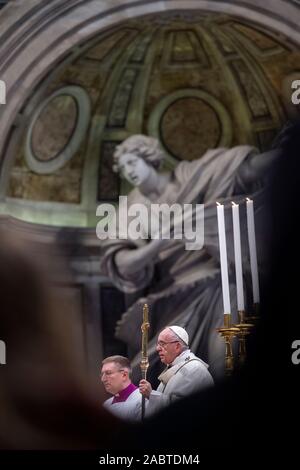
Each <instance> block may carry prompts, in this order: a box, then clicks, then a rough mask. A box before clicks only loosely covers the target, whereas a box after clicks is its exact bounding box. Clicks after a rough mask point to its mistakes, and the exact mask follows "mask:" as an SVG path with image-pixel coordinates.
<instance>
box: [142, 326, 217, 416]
mask: <svg viewBox="0 0 300 470" xmlns="http://www.w3.org/2000/svg"><path fill="white" fill-rule="evenodd" d="M188 345H189V336H188V333H187V331H186V330H185V329H184V328H181V327H180V326H175V325H174V326H169V327H167V328H165V329H164V330H162V331H161V333H160V334H159V336H158V341H157V345H156V351H157V352H158V354H159V357H160V360H161V362H162V363H163V364H165V365H166V366H167V367H166V369H165V370H164V371H163V372H162V374H160V376H159V377H158V379H159V380H160V384H159V386H158V388H157V390H156V391H154V390H152V387H151V384H150V383H149V382H148V381H147V380H141V381H140V383H139V390H140V392H141V393H142V395H144V396H145V397H146V398H148V403H147V415H149V414H152V413H154V412H156V411H159V410H160V409H161V408H162V407H164V406H166V405H169V404H171V403H172V402H173V401H174V400H176V399H179V398H184V397H187V396H189V395H190V394H192V393H194V392H197V391H199V390H201V389H204V388H207V387H210V386H212V385H213V383H214V382H213V379H212V376H211V375H210V373H209V372H208V364H206V363H205V362H203V361H202V360H201V359H199V358H198V357H196V356H195V355H194V354H193V353H192V352H191V351H190V349H189V346H188Z"/></svg>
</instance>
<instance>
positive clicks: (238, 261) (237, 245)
mask: <svg viewBox="0 0 300 470" xmlns="http://www.w3.org/2000/svg"><path fill="white" fill-rule="evenodd" d="M232 220H233V240H234V260H235V277H236V292H237V305H238V310H239V311H244V310H245V301H244V286H243V268H242V249H241V229H240V211H239V205H238V204H235V203H234V202H233V203H232Z"/></svg>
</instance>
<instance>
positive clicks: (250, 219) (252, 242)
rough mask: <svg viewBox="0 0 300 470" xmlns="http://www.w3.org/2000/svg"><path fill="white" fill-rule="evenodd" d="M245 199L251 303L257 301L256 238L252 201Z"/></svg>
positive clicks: (256, 302)
mask: <svg viewBox="0 0 300 470" xmlns="http://www.w3.org/2000/svg"><path fill="white" fill-rule="evenodd" d="M246 201H247V225H248V241H249V251H250V266H251V277H252V288H253V303H254V304H258V303H259V283H258V266H257V252H256V239H255V222H254V207H253V201H252V200H251V199H249V198H247V199H246Z"/></svg>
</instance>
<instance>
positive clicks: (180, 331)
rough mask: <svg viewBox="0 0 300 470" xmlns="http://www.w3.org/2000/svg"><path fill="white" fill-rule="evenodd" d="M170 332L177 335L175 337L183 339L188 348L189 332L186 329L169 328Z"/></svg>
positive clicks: (179, 327) (178, 327)
mask: <svg viewBox="0 0 300 470" xmlns="http://www.w3.org/2000/svg"><path fill="white" fill-rule="evenodd" d="M168 328H170V330H172V331H173V333H175V335H177V336H178V338H180V339H182V341H183V342H184V343H185V344H186V345H187V346H188V345H189V335H188V333H187V331H186V330H185V329H184V328H181V326H176V325H174V326H168Z"/></svg>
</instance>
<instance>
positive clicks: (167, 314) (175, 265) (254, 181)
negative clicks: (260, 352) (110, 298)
mask: <svg viewBox="0 0 300 470" xmlns="http://www.w3.org/2000/svg"><path fill="white" fill-rule="evenodd" d="M277 153H278V150H272V151H270V152H267V153H264V154H263V155H262V154H259V152H258V151H257V149H255V148H254V147H250V146H247V145H244V146H238V147H234V148H231V149H226V148H217V149H213V150H208V151H207V152H206V153H205V154H204V155H203V156H202V157H201V158H199V159H198V160H194V161H181V162H180V163H178V165H177V167H176V168H175V169H174V171H172V172H160V171H159V168H160V167H161V164H162V162H163V159H164V152H163V151H162V149H161V147H160V144H159V141H158V140H156V139H155V138H152V137H147V136H144V135H134V136H131V137H129V138H128V139H126V140H125V141H124V142H123V143H121V144H120V145H119V146H118V147H117V148H116V151H115V154H114V161H115V170H116V171H118V172H119V173H120V174H121V175H122V177H124V178H126V179H127V180H128V181H129V182H130V183H131V184H132V185H133V186H134V189H132V191H131V192H130V194H129V195H128V205H129V206H130V205H132V204H134V203H137V202H138V203H140V204H141V203H142V204H144V205H145V206H146V207H149V206H150V205H151V204H154V203H155V204H162V203H167V204H174V203H178V204H184V203H197V204H204V208H205V209H204V210H205V225H204V231H205V239H204V246H203V248H202V249H201V250H192V251H188V250H186V249H185V244H184V242H185V241H184V240H174V239H171V240H170V239H169V240H168V239H148V240H147V239H143V240H131V239H130V237H129V238H127V239H121V238H117V239H114V240H107V241H105V242H103V245H102V256H101V269H102V272H103V273H104V274H106V275H107V276H108V277H109V278H110V279H111V280H112V281H113V283H114V284H115V285H116V286H117V287H118V288H119V289H120V290H122V291H123V292H124V293H125V294H126V299H127V302H128V303H127V305H128V308H127V310H126V312H124V313H123V315H122V318H121V320H120V321H119V323H118V325H117V328H116V336H117V337H118V338H119V339H121V340H123V341H124V342H125V343H126V344H127V346H128V353H129V354H130V355H131V356H132V358H133V359H132V363H133V367H136V370H138V369H137V367H138V364H139V360H140V356H139V351H140V346H141V344H140V343H141V333H140V325H141V319H142V316H141V315H142V313H141V312H142V304H143V303H144V302H147V303H148V304H149V306H150V324H151V329H150V342H149V356H150V363H151V364H152V365H153V361H155V343H156V336H157V333H158V332H159V331H160V330H162V329H163V328H164V327H165V326H166V325H169V324H176V325H179V326H182V327H184V328H186V330H187V331H188V333H189V335H190V345H191V350H192V351H193V352H194V353H195V354H197V355H198V356H199V357H201V358H202V359H203V360H204V361H206V362H208V364H209V366H210V371H211V373H212V374H213V376H214V377H215V378H217V377H218V376H222V374H223V370H224V344H223V342H222V340H221V339H220V338H219V337H218V334H217V332H216V328H217V327H219V326H221V325H222V324H223V303H222V290H221V276H220V263H219V245H218V230H217V217H216V201H219V202H223V203H224V204H226V205H227V207H229V208H230V202H231V200H233V199H234V200H235V201H241V202H242V201H244V199H245V196H248V195H251V196H253V197H255V201H256V211H257V213H258V212H259V209H260V208H261V207H262V205H263V203H262V201H263V197H262V188H263V186H264V179H265V175H266V174H267V171H266V169H267V168H269V166H270V164H271V162H272V161H273V159H274V156H275V155H276V154H277ZM242 218H243V214H242ZM242 226H244V225H243V223H242ZM120 229H121V227H120ZM228 257H229V266H230V274H229V278H230V295H231V307H232V313H234V312H236V292H235V278H234V268H233V267H232V266H233V264H232V261H233V259H234V258H233V250H231V249H230V247H229V251H228ZM246 265H248V263H246ZM249 269H250V268H249ZM244 274H245V282H246V278H247V272H246V270H245V273H244ZM107 314H109V312H107Z"/></svg>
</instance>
